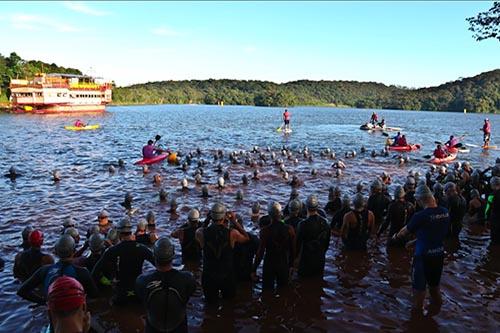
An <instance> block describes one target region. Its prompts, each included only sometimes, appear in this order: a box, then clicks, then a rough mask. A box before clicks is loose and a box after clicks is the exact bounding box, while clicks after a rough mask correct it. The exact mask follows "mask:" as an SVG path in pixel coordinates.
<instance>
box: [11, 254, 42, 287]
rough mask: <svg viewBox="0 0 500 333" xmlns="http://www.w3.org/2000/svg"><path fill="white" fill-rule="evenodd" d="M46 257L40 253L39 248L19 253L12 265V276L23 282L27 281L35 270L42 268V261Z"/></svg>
mask: <svg viewBox="0 0 500 333" xmlns="http://www.w3.org/2000/svg"><path fill="white" fill-rule="evenodd" d="M45 256H47V254H45V253H43V252H41V251H40V249H39V248H28V249H27V250H24V251H23V252H21V254H20V255H19V257H18V260H16V262H15V265H14V274H15V275H16V277H17V278H18V279H19V280H21V281H25V280H26V279H28V278H29V277H30V276H31V275H33V273H35V271H36V270H37V269H39V268H40V267H42V259H43V257H45Z"/></svg>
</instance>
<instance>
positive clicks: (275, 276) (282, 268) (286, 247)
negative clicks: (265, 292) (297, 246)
mask: <svg viewBox="0 0 500 333" xmlns="http://www.w3.org/2000/svg"><path fill="white" fill-rule="evenodd" d="M260 242H261V243H260V246H259V250H258V252H257V259H256V262H255V263H256V265H255V266H254V271H255V270H257V267H258V266H259V264H260V260H261V259H262V256H263V255H264V252H265V256H264V267H263V270H262V273H263V274H262V288H264V289H273V288H274V287H275V284H277V286H278V287H283V286H286V285H287V284H288V276H289V271H290V268H291V267H292V266H293V257H294V242H295V232H294V230H293V228H292V227H291V226H289V225H286V224H283V223H281V222H273V223H271V224H270V225H269V226H267V227H265V228H263V229H262V230H261V231H260Z"/></svg>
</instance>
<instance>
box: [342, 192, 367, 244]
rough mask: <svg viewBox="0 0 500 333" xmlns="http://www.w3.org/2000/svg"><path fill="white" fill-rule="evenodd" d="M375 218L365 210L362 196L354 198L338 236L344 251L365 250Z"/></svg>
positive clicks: (357, 195)
mask: <svg viewBox="0 0 500 333" xmlns="http://www.w3.org/2000/svg"><path fill="white" fill-rule="evenodd" d="M374 225H375V217H374V215H373V213H372V212H371V211H369V210H368V209H367V208H366V200H365V197H364V196H363V194H361V193H358V194H356V195H355V196H354V200H353V209H352V210H351V211H350V212H349V213H347V214H345V215H344V220H343V223H342V228H341V229H340V234H341V236H342V242H343V243H344V247H345V249H346V250H366V242H367V241H368V239H369V238H370V235H371V234H372V232H373V230H374V228H375V226H374Z"/></svg>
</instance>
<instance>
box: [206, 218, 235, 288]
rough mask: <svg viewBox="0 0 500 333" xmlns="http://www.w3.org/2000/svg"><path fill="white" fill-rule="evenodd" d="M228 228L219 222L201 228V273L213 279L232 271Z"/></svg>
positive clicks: (231, 252)
mask: <svg viewBox="0 0 500 333" xmlns="http://www.w3.org/2000/svg"><path fill="white" fill-rule="evenodd" d="M229 232H230V230H229V229H228V228H226V227H225V226H223V225H220V224H212V225H210V226H209V227H208V228H206V229H204V230H203V236H204V237H203V239H204V243H205V244H204V247H203V273H204V274H208V275H210V276H212V277H213V278H215V279H223V278H225V277H228V276H229V275H230V274H232V273H233V249H232V248H231V243H230V237H229Z"/></svg>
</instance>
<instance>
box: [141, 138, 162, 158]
mask: <svg viewBox="0 0 500 333" xmlns="http://www.w3.org/2000/svg"><path fill="white" fill-rule="evenodd" d="M159 152H161V149H158V148H156V147H155V145H154V142H153V140H149V141H148V144H147V145H146V146H144V147H142V157H143V158H153V157H155V156H156V155H157V153H159Z"/></svg>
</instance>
